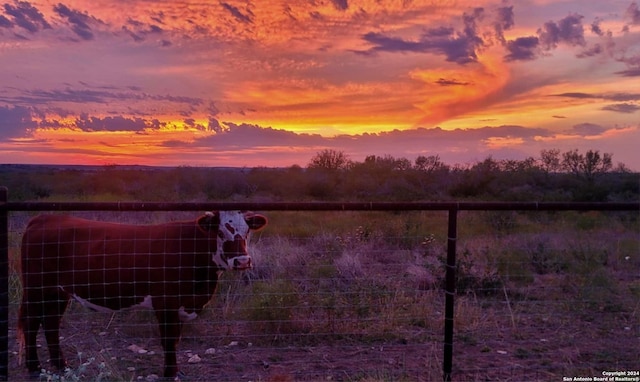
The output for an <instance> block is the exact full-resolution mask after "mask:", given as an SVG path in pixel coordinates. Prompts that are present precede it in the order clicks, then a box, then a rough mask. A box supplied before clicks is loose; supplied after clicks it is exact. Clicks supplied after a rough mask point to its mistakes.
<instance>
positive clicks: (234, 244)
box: [18, 211, 267, 378]
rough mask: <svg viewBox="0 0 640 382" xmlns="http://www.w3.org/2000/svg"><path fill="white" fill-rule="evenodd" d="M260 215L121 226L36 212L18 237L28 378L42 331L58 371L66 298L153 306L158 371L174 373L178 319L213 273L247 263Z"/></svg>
mask: <svg viewBox="0 0 640 382" xmlns="http://www.w3.org/2000/svg"><path fill="white" fill-rule="evenodd" d="M266 224H267V219H266V218H265V217H264V216H262V215H259V214H253V213H248V212H240V211H220V212H214V213H211V212H208V213H207V214H206V215H204V216H201V217H199V218H198V219H197V220H195V221H182V222H173V223H166V224H160V225H123V224H115V223H104V222H97V221H91V220H85V219H79V218H75V217H70V216H62V215H41V216H37V217H35V218H33V219H32V220H31V221H30V222H29V224H28V225H27V229H26V231H25V233H24V236H23V238H22V288H23V289H22V290H23V295H22V304H21V305H20V312H19V320H18V339H19V340H21V341H23V343H24V345H25V347H26V348H25V350H26V364H27V368H28V370H29V372H30V374H31V375H37V374H38V373H39V372H40V370H41V369H40V365H39V362H38V354H37V352H36V335H37V333H38V329H39V327H40V324H42V326H43V328H44V333H45V337H46V339H47V345H48V347H49V356H50V358H51V363H52V364H53V365H54V366H55V367H57V368H58V369H60V370H63V369H64V368H65V367H66V365H67V364H66V361H65V359H64V357H63V355H62V352H61V351H60V343H59V329H60V320H61V318H62V315H63V314H64V311H65V309H66V308H67V304H68V302H69V299H70V298H71V297H73V298H74V299H75V300H77V301H78V302H79V303H80V304H82V305H83V306H86V307H88V308H91V309H94V310H99V311H112V310H118V309H122V308H127V307H132V306H136V305H138V306H142V307H147V308H153V309H154V311H155V314H156V317H157V319H158V322H159V324H160V338H161V342H162V347H163V349H164V376H165V377H170V378H175V377H176V376H177V375H178V366H177V362H176V346H177V343H178V340H179V338H180V331H181V328H182V322H184V321H189V320H192V319H194V318H196V317H197V315H198V313H200V311H201V310H202V308H203V306H204V305H205V304H206V303H207V302H208V301H209V300H210V299H211V297H212V295H213V293H214V291H215V289H216V284H217V280H218V271H222V270H226V269H235V270H245V269H248V268H251V265H252V264H251V257H250V256H249V254H248V253H247V239H248V236H249V232H250V230H258V229H261V228H262V227H264V226H265V225H266Z"/></svg>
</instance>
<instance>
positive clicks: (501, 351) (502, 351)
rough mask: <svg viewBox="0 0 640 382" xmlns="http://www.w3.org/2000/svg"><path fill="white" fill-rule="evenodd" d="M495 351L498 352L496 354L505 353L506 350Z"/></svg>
mask: <svg viewBox="0 0 640 382" xmlns="http://www.w3.org/2000/svg"><path fill="white" fill-rule="evenodd" d="M497 353H498V354H502V355H504V354H507V352H506V351H504V350H498V351H497Z"/></svg>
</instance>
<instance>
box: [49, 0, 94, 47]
mask: <svg viewBox="0 0 640 382" xmlns="http://www.w3.org/2000/svg"><path fill="white" fill-rule="evenodd" d="M53 10H54V11H55V12H56V13H57V14H58V15H60V16H61V17H63V18H65V19H67V22H68V23H69V25H70V26H71V30H72V31H73V32H74V33H75V34H76V35H78V37H80V38H81V39H83V40H93V38H94V35H93V31H92V30H91V26H90V25H89V24H90V23H92V22H95V21H97V20H96V19H95V18H93V17H91V16H89V15H88V14H86V13H82V12H80V11H77V10H73V9H70V8H69V7H67V6H66V5H64V4H62V3H60V4H58V5H56V6H54V7H53Z"/></svg>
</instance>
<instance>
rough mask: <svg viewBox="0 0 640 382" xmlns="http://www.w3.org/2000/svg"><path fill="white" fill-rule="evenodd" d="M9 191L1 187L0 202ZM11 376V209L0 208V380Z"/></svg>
mask: <svg viewBox="0 0 640 382" xmlns="http://www.w3.org/2000/svg"><path fill="white" fill-rule="evenodd" d="M8 194H9V191H8V189H7V188H6V187H0V204H4V203H6V202H7V199H8ZM8 378H9V211H8V210H7V209H4V208H1V209H0V380H1V381H6V380H7V379H8Z"/></svg>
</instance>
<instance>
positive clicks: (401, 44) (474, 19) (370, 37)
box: [356, 8, 485, 65]
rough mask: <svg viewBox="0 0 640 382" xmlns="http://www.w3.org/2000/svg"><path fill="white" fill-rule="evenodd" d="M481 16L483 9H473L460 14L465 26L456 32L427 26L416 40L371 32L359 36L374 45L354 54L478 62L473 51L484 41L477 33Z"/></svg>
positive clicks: (481, 45) (449, 28)
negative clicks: (438, 56)
mask: <svg viewBox="0 0 640 382" xmlns="http://www.w3.org/2000/svg"><path fill="white" fill-rule="evenodd" d="M483 17H484V9H483V8H475V9H473V11H472V12H471V13H464V14H463V15H462V22H463V25H464V28H463V30H462V31H458V32H455V30H454V29H453V28H451V27H438V28H431V29H427V30H426V31H425V32H424V33H423V34H422V36H420V38H419V39H418V40H405V39H402V38H397V37H391V36H387V35H385V34H382V33H375V32H370V33H367V34H365V35H364V36H362V38H363V39H364V40H365V41H367V42H369V43H371V44H372V45H373V46H372V47H371V48H370V49H369V50H366V51H359V52H356V53H359V54H364V55H371V54H375V53H378V52H391V53H432V54H442V55H444V56H445V57H446V60H447V61H450V62H456V63H458V64H461V65H464V64H467V63H471V62H476V61H477V58H478V56H477V53H476V51H477V50H479V49H481V48H482V47H483V46H484V45H485V43H484V40H483V39H482V38H481V37H480V33H479V32H478V22H479V21H480V20H482V18H483Z"/></svg>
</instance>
